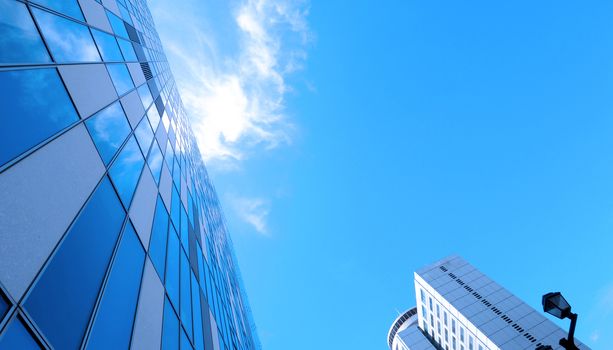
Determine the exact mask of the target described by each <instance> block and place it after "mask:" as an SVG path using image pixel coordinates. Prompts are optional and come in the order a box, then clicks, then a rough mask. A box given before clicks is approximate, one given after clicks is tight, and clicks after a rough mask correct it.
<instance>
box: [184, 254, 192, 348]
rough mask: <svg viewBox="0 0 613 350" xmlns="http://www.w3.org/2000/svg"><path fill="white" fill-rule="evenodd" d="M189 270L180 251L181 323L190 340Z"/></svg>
mask: <svg viewBox="0 0 613 350" xmlns="http://www.w3.org/2000/svg"><path fill="white" fill-rule="evenodd" d="M190 281H191V269H190V267H189V260H188V259H187V255H185V251H184V250H183V249H181V321H182V322H183V326H184V327H185V330H186V331H187V334H188V335H189V337H190V339H191V335H192V298H191V294H192V289H191V285H190Z"/></svg>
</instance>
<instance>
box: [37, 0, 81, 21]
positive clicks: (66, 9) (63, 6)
mask: <svg viewBox="0 0 613 350" xmlns="http://www.w3.org/2000/svg"><path fill="white" fill-rule="evenodd" d="M34 2H36V3H37V4H41V5H43V6H45V7H48V8H50V9H52V10H55V11H57V12H60V13H62V14H65V15H68V16H70V17H73V18H76V19H80V20H82V21H83V14H82V13H81V8H80V7H79V4H78V3H77V0H36V1H34Z"/></svg>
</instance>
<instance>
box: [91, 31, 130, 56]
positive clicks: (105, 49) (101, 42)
mask: <svg viewBox="0 0 613 350" xmlns="http://www.w3.org/2000/svg"><path fill="white" fill-rule="evenodd" d="M92 35H93V36H94V40H95V41H96V44H97V45H98V50H100V54H101V55H102V59H103V60H105V61H123V57H122V56H121V51H119V46H118V45H117V40H115V37H114V36H112V35H111V34H107V33H105V32H101V31H99V30H97V29H93V28H92Z"/></svg>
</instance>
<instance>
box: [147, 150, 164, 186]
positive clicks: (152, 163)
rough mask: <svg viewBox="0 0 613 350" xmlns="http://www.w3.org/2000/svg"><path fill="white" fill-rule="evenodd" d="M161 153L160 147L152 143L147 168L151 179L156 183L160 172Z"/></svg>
mask: <svg viewBox="0 0 613 350" xmlns="http://www.w3.org/2000/svg"><path fill="white" fill-rule="evenodd" d="M162 159H163V157H162V152H161V151H160V147H158V144H157V142H154V143H153V146H152V147H151V153H150V154H149V159H148V160H147V163H149V168H151V172H152V173H153V177H154V178H155V181H156V182H159V181H160V172H161V171H162Z"/></svg>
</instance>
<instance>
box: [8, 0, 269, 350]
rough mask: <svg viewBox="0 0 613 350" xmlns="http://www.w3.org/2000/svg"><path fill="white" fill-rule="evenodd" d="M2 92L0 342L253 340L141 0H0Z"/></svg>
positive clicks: (251, 348) (205, 343)
mask: <svg viewBox="0 0 613 350" xmlns="http://www.w3.org/2000/svg"><path fill="white" fill-rule="evenodd" d="M180 20H181V19H180V18H177V21H180ZM0 104H1V105H2V113H0V122H1V123H0V349H62V350H63V349H80V348H83V349H127V348H131V349H160V348H162V349H183V350H184V349H196V350H255V349H258V348H259V344H258V340H257V336H256V334H255V329H254V327H253V323H252V320H251V316H250V312H249V307H248V304H247V299H246V297H245V295H244V293H243V288H242V282H241V280H240V275H239V271H238V266H237V264H236V259H235V257H234V254H233V250H232V249H233V248H232V242H231V240H230V238H229V236H228V234H227V232H226V228H225V224H224V219H223V215H222V213H221V208H220V205H219V202H218V199H217V195H216V193H215V190H214V188H213V186H212V184H211V181H210V179H209V177H208V175H207V172H206V169H205V166H204V164H203V161H202V157H201V155H200V153H199V151H198V147H197V145H196V142H195V137H194V135H193V133H192V130H191V128H190V123H189V121H188V117H187V111H186V110H185V109H184V107H183V104H182V103H181V98H180V96H179V94H178V91H177V86H176V83H175V81H174V80H173V77H172V74H171V72H170V69H169V66H168V63H167V61H166V56H165V55H164V52H163V50H162V44H161V42H160V39H159V37H158V35H157V33H156V30H155V26H154V23H153V19H152V17H151V14H150V12H149V10H148V8H147V4H146V1H145V0H102V1H101V0H78V1H77V0H32V1H18V0H0Z"/></svg>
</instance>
